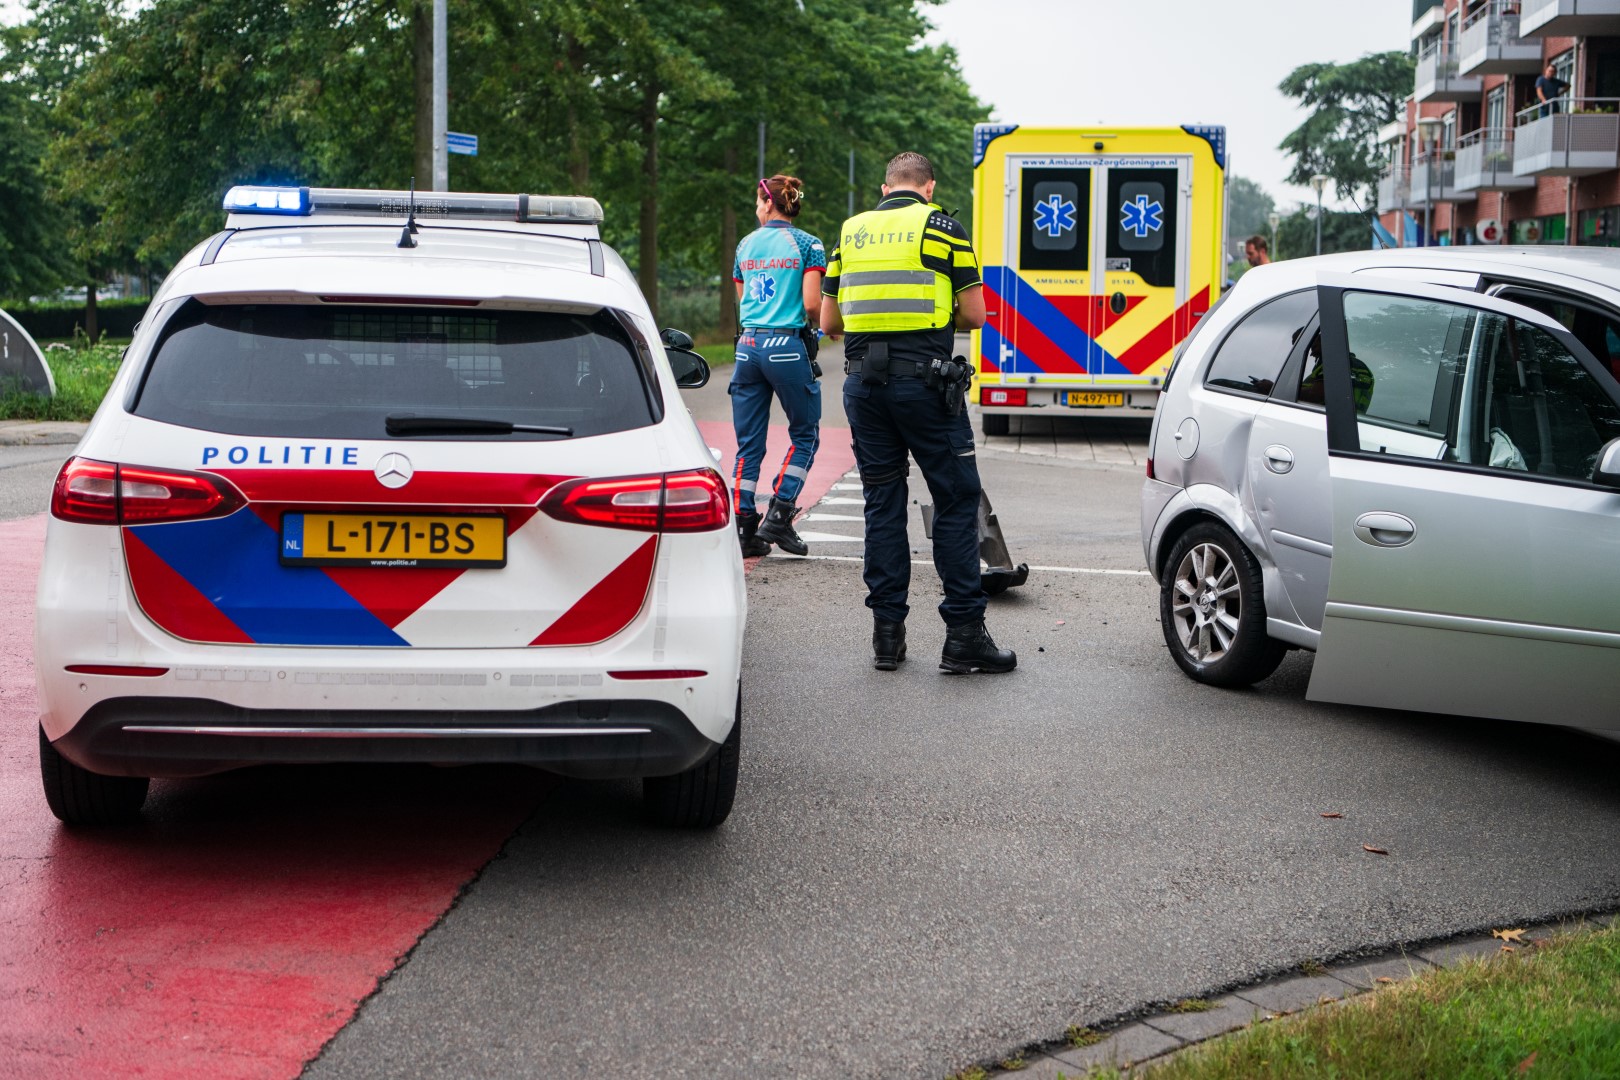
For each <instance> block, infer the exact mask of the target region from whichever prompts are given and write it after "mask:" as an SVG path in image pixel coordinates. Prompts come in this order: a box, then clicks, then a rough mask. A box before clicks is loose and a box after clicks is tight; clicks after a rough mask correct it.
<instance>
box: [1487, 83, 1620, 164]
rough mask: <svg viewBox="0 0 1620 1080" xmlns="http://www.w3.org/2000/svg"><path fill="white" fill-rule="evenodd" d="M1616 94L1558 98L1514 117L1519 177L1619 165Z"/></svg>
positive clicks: (1515, 161)
mask: <svg viewBox="0 0 1620 1080" xmlns="http://www.w3.org/2000/svg"><path fill="white" fill-rule="evenodd" d="M1617 110H1620V98H1559V99H1557V100H1555V101H1549V102H1546V103H1544V104H1539V105H1532V106H1530V107H1529V108H1528V109H1524V110H1522V111H1521V112H1519V113H1518V115H1517V116H1515V117H1514V120H1515V123H1514V129H1513V171H1514V173H1515V174H1517V175H1519V176H1590V175H1591V174H1593V173H1600V172H1608V171H1609V170H1610V169H1616V168H1620V111H1617Z"/></svg>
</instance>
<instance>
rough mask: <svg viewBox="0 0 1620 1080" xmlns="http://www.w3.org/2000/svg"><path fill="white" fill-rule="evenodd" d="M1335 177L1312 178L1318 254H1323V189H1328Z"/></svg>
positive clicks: (1319, 174) (1322, 175)
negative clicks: (1329, 183)
mask: <svg viewBox="0 0 1620 1080" xmlns="http://www.w3.org/2000/svg"><path fill="white" fill-rule="evenodd" d="M1331 179H1333V177H1331V176H1328V175H1327V174H1326V173H1317V174H1316V175H1315V176H1313V177H1311V187H1313V188H1315V189H1316V253H1317V254H1318V255H1320V254H1322V189H1323V188H1325V187H1327V185H1328V181H1329V180H1331Z"/></svg>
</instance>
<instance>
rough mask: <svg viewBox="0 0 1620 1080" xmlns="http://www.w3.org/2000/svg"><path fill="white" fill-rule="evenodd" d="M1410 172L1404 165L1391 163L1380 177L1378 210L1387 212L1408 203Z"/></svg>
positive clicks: (1401, 207)
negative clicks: (1407, 193)
mask: <svg viewBox="0 0 1620 1080" xmlns="http://www.w3.org/2000/svg"><path fill="white" fill-rule="evenodd" d="M1409 172H1410V170H1409V169H1407V167H1406V166H1404V165H1391V166H1389V167H1388V168H1386V169H1385V170H1384V174H1383V175H1382V176H1380V177H1379V178H1378V212H1379V213H1380V214H1387V213H1389V212H1390V211H1391V210H1400V209H1403V208H1404V207H1405V206H1406V205H1407V202H1408V200H1407V197H1406V192H1407V182H1408V173H1409Z"/></svg>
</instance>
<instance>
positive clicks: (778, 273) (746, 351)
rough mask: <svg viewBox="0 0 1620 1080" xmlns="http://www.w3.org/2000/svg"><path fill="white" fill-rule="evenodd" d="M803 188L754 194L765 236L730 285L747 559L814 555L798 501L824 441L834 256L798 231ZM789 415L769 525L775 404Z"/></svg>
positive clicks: (774, 186) (740, 514)
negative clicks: (826, 305)
mask: <svg viewBox="0 0 1620 1080" xmlns="http://www.w3.org/2000/svg"><path fill="white" fill-rule="evenodd" d="M803 198H804V186H803V184H802V183H801V182H800V181H799V178H798V177H796V176H784V175H782V174H781V173H778V174H777V175H775V176H773V177H771V178H770V179H768V180H761V181H760V182H759V184H758V185H757V186H756V187H755V189H754V216H755V218H756V219H757V220H758V221H759V228H758V229H755V230H754V231H753V232H751V233H749V234H748V235H747V236H745V237H743V239H742V242H741V243H739V244H738V245H737V258H736V261H735V262H734V263H733V264H732V271H731V276H732V279H733V280H734V281H735V282H736V285H737V300H738V303H739V304H740V305H741V308H740V314H741V316H742V325H743V330H742V333H741V334H739V335H738V336H737V353H736V356H737V364H736V366H735V367H734V368H732V372H731V386H730V392H731V421H732V425H733V426H734V427H735V428H736V429H737V468H736V473H735V475H734V477H733V490H732V502H733V503H734V504H735V506H736V507H737V539H738V541H739V542H740V543H741V544H742V551H743V554H744V555H750V556H752V555H768V554H769V553H770V550H771V545H772V544H775V545H776V546H777V547H779V548H781V549H782V550H783V551H787V552H791V553H792V554H794V555H807V554H809V553H810V545H809V544H806V543H805V542H804V540H803V538H801V537H800V536H799V534H798V533H797V532H795V531H794V529H793V518H794V516H795V515H797V514H798V512H799V507H798V502H797V500H798V497H799V491H800V489H801V488H803V487H804V480H805V477H806V476H807V475H809V472H810V465H811V463H812V462H814V461H815V458H816V447H817V446H818V445H819V443H820V440H821V386H820V384H819V383H817V382H816V376H817V375H819V374H820V372H819V371H818V370H816V368H815V365H814V360H815V356H814V352H813V350H814V348H815V341H816V339H815V336H814V329H815V328H814V325H813V324H814V320H815V319H816V317H817V316H818V315H819V313H820V312H819V304H818V300H817V297H818V296H819V295H820V286H821V275H822V274H823V273H825V272H826V269H827V252H826V249H825V248H823V247H822V244H821V241H820V240H818V239H816V238H815V237H814V236H811V235H810V234H809V233H807V232H805V231H804V230H803V229H796V228H794V227H793V219H794V218H796V217H798V216H799V203H800V201H801V200H802V199H803ZM773 396H774V397H775V398H776V399H777V400H779V401H780V402H781V403H782V411H783V412H785V413H786V414H787V420H788V438H789V439H791V440H792V443H793V445H792V446H791V447H790V448H789V450H788V454H787V457H786V458H785V459H783V461H782V468H781V471H779V472H778V473H777V474H776V481H775V483H774V485H773V487H772V491H771V505H770V510H769V511H768V512H767V513H766V514H765V516H764V519H763V520H761V517H760V514H759V511H758V510H757V509H755V506H754V492H755V489H756V487H757V486H758V483H759V469H760V461H761V459H762V458H763V457H764V456H765V437H766V434H767V432H768V429H769V427H770V421H771V398H772V397H773Z"/></svg>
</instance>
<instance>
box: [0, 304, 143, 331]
mask: <svg viewBox="0 0 1620 1080" xmlns="http://www.w3.org/2000/svg"><path fill="white" fill-rule="evenodd" d="M148 300H149V298H148V297H145V296H133V297H127V298H124V299H119V300H102V301H100V302H98V303H97V304H96V324H97V328H98V329H99V330H100V331H101V336H102V337H122V338H127V337H133V336H134V335H135V324H136V323H138V322H140V321H141V318H142V317H143V316H145V314H146V305H147V302H148ZM0 309H3V310H4V311H5V313H6V314H7V315H10V316H11V317H12V318H13V319H16V320H17V322H18V323H19V324H20V325H21V326H22V328H23V329H24V330H27V331H28V332H29V333H30V334H31V335H33V337H34V340H35V341H52V340H68V339H71V338H73V337H75V336H76V333H75V331H77V332H78V333H82V332H83V331H84V304H83V303H82V302H80V301H76V300H75V301H68V302H66V303H47V304H5V305H0Z"/></svg>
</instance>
